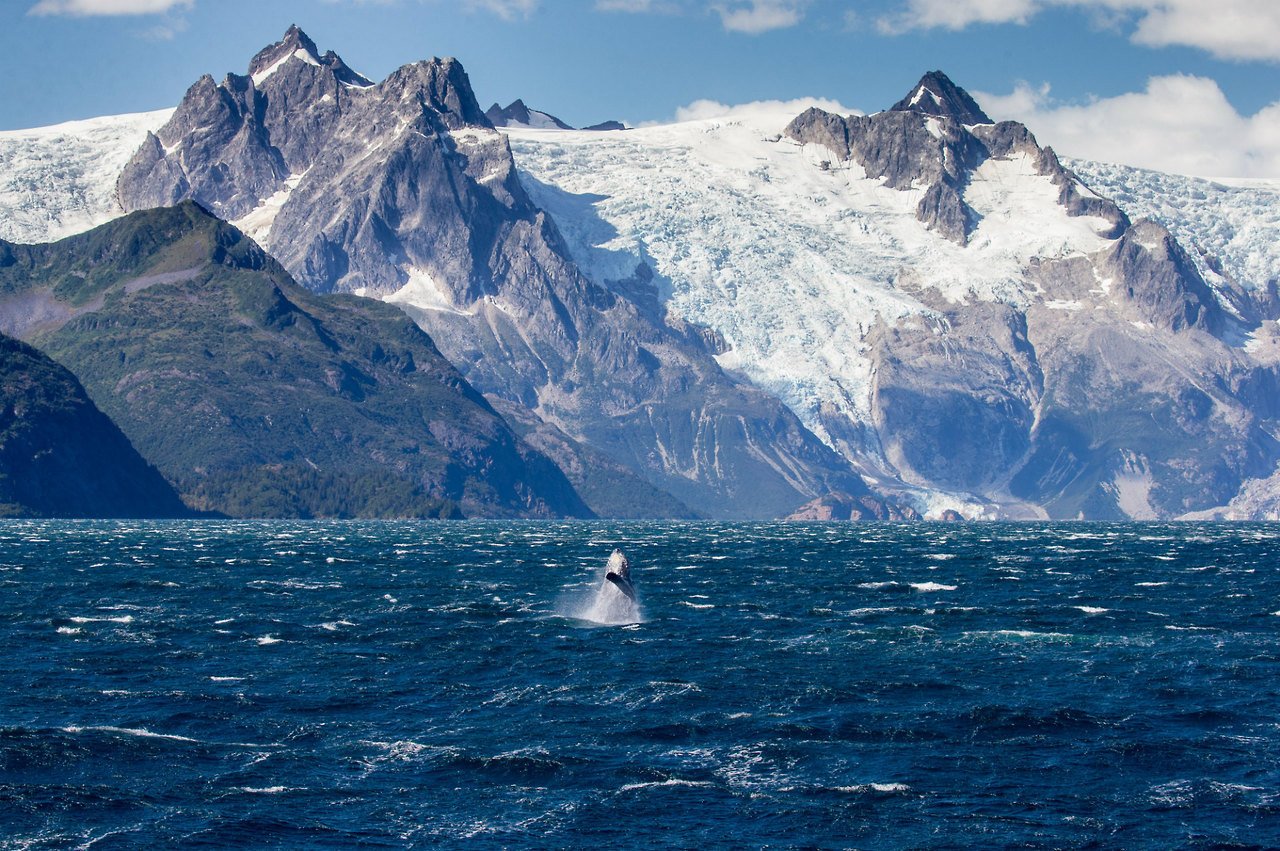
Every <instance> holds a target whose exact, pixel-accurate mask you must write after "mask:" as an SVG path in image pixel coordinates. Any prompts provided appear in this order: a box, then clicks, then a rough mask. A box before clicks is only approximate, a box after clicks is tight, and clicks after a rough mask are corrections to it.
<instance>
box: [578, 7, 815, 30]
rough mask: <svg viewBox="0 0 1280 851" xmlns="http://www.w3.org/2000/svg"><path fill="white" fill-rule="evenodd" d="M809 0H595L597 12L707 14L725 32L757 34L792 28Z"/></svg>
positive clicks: (802, 14) (801, 16) (799, 18)
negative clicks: (711, 15) (714, 18)
mask: <svg viewBox="0 0 1280 851" xmlns="http://www.w3.org/2000/svg"><path fill="white" fill-rule="evenodd" d="M810 2H811V0H729V2H710V3H708V2H695V0H596V3H595V8H596V10H597V11H600V12H636V13H650V12H654V13H659V14H664V15H679V14H709V13H714V14H716V15H719V16H720V23H721V25H722V26H724V28H725V29H726V30H728V31H729V32H739V33H747V34H748V35H759V34H760V33H764V32H769V31H770V30H778V29H786V28H787V27H793V26H795V25H796V24H798V23H800V21H801V20H803V19H804V10H805V7H806V6H808V5H809V3H810Z"/></svg>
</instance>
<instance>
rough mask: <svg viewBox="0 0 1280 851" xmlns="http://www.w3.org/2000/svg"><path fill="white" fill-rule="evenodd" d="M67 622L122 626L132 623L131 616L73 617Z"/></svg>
mask: <svg viewBox="0 0 1280 851" xmlns="http://www.w3.org/2000/svg"><path fill="white" fill-rule="evenodd" d="M67 620H69V621H71V622H72V623H122V624H127V623H133V615H124V616H123V617H119V618H86V617H75V618H68V619H67Z"/></svg>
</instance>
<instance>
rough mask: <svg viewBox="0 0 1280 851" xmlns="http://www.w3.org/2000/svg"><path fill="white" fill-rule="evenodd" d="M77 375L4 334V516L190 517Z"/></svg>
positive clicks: (0, 380)
mask: <svg viewBox="0 0 1280 851" xmlns="http://www.w3.org/2000/svg"><path fill="white" fill-rule="evenodd" d="M188 514H190V512H189V511H188V510H187V508H186V506H184V505H183V504H182V501H181V500H179V499H178V495H177V494H176V493H174V491H173V488H171V487H170V486H169V483H168V482H166V481H165V480H164V477H162V476H161V475H160V474H159V473H158V472H157V471H156V469H155V468H154V467H152V466H151V465H150V464H148V463H147V462H146V461H144V460H143V459H142V456H140V455H139V454H138V453H137V451H136V450H135V449H134V448H133V446H132V445H131V444H130V443H129V439H128V438H127V437H125V436H124V435H123V434H122V433H121V432H120V429H118V428H116V426H115V424H114V423H112V422H111V420H110V419H108V418H107V417H106V415H105V414H103V413H102V412H101V411H99V410H98V409H97V408H96V407H95V406H94V404H93V402H92V401H90V399H89V397H88V396H87V395H86V394H85V392H84V388H83V387H81V386H80V382H78V381H76V378H75V376H74V375H72V374H71V373H70V372H68V371H67V370H66V369H64V368H62V367H61V366H59V365H58V364H56V363H54V362H53V361H52V360H50V359H49V358H48V357H46V356H45V355H43V354H41V353H40V352H39V351H37V350H36V349H34V348H32V347H31V346H28V345H27V344H25V343H23V342H20V341H18V340H15V339H13V338H12V337H7V336H5V335H3V334H0V517H183V516H186V515H188Z"/></svg>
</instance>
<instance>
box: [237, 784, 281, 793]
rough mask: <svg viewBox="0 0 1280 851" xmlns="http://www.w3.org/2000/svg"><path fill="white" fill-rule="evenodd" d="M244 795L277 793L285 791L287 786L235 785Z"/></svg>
mask: <svg viewBox="0 0 1280 851" xmlns="http://www.w3.org/2000/svg"><path fill="white" fill-rule="evenodd" d="M237 788H239V790H240V791H241V792H244V793H245V794H246V795H279V794H280V793H281V792H287V791H288V787H287V786H261V787H255V786H240V787H237Z"/></svg>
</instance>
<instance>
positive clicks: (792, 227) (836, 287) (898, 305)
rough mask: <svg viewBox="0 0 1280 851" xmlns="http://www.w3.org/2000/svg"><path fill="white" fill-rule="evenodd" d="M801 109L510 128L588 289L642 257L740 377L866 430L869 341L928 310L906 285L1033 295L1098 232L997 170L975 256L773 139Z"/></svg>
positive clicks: (1049, 192)
mask: <svg viewBox="0 0 1280 851" xmlns="http://www.w3.org/2000/svg"><path fill="white" fill-rule="evenodd" d="M794 116H795V112H794V110H787V111H776V110H770V109H767V108H761V109H760V110H757V111H754V112H751V111H738V112H736V113H735V114H734V116H733V117H732V118H718V119H704V120H694V121H686V122H680V123H676V124H668V125H660V126H654V127H645V128H639V129H635V130H629V131H627V132H625V133H612V134H600V133H589V132H577V133H574V132H561V133H555V134H548V133H540V132H533V131H525V130H511V129H508V130H507V133H508V136H509V138H510V140H511V146H512V150H513V152H514V154H515V156H516V162H517V165H518V166H519V168H520V170H521V173H522V177H523V178H524V181H525V184H526V187H527V188H528V189H529V190H530V193H531V194H532V195H533V197H534V199H535V201H536V202H537V203H538V204H539V205H540V206H542V207H544V208H546V209H547V210H548V211H549V212H550V213H551V214H552V216H553V217H554V218H555V219H556V222H557V224H558V225H559V226H560V228H561V230H562V231H563V232H564V234H565V236H566V238H567V240H568V242H569V244H570V247H571V250H572V251H573V253H574V256H575V258H576V259H577V260H578V261H579V263H580V264H581V265H582V266H583V267H584V268H585V269H586V270H587V272H588V273H589V274H591V275H592V276H593V277H594V278H595V279H597V280H600V281H609V280H620V279H625V278H628V277H630V276H631V275H632V274H633V273H634V271H635V268H636V266H637V264H638V263H640V262H641V261H646V262H648V263H649V264H650V265H651V266H652V267H653V268H654V270H655V271H656V272H657V274H658V284H659V287H660V288H661V290H662V292H663V295H664V296H666V297H668V307H669V309H670V310H672V311H673V312H674V313H675V314H677V315H679V316H681V317H683V318H685V319H687V320H690V321H692V322H696V323H699V324H702V325H706V326H709V327H712V328H714V329H716V330H717V331H718V332H720V334H722V335H723V337H724V338H725V340H726V341H727V342H728V343H729V345H730V346H731V347H732V350H731V351H730V352H729V353H728V354H727V355H724V356H722V358H721V362H722V364H723V365H724V366H725V367H726V368H730V369H735V370H739V371H741V372H742V373H744V374H746V375H747V376H748V377H749V378H750V379H751V380H752V381H753V382H755V383H756V384H757V385H759V386H761V387H763V388H765V389H767V390H769V391H770V392H773V393H775V394H776V395H778V396H779V397H780V398H782V399H783V400H784V401H785V402H786V403H787V404H788V405H789V406H790V407H791V408H792V409H793V410H794V411H795V412H796V413H797V414H798V415H799V416H800V417H801V419H802V420H803V421H804V423H805V425H806V426H808V427H809V428H811V429H812V430H813V431H814V432H815V433H817V434H818V435H819V436H820V437H823V438H824V439H827V440H830V438H829V435H827V434H826V432H825V429H824V427H823V425H822V422H821V419H820V417H819V411H820V410H822V409H823V408H824V407H826V408H827V410H829V411H830V410H834V411H838V412H840V413H842V414H844V415H845V416H847V417H849V418H850V419H852V420H855V421H858V422H867V421H868V420H869V418H870V415H871V387H872V378H873V376H872V374H871V363H870V360H869V359H868V358H867V356H866V354H865V352H866V346H867V334H868V333H869V332H870V331H871V329H872V328H873V327H875V325H876V324H877V322H878V321H879V320H881V319H884V320H886V321H894V320H897V319H900V318H902V317H905V316H909V315H919V316H921V317H922V318H923V319H924V321H926V322H937V321H939V317H937V316H936V315H935V314H934V313H933V312H932V311H931V310H929V309H928V308H926V307H925V306H924V304H922V303H921V301H920V299H918V298H917V297H916V296H915V295H914V293H918V292H919V291H921V290H924V289H934V290H937V291H938V292H939V294H940V295H941V296H942V297H944V298H945V299H949V300H951V301H954V302H961V301H966V300H970V299H983V300H1000V301H1007V302H1011V303H1019V304H1022V303H1027V302H1028V301H1030V300H1031V299H1032V298H1033V297H1034V293H1033V292H1031V291H1030V290H1029V288H1028V284H1027V283H1026V280H1025V277H1024V275H1023V270H1024V269H1025V267H1026V265H1027V263H1028V262H1029V260H1030V259H1031V257H1033V256H1039V257H1059V256H1067V255H1071V254H1082V253H1089V252H1093V251H1097V250H1099V249H1100V248H1102V247H1104V246H1105V244H1106V242H1105V240H1103V239H1101V238H1100V237H1099V236H1098V235H1097V231H1098V230H1101V229H1102V228H1104V227H1106V223H1104V222H1102V221H1101V220H1098V219H1092V218H1072V217H1070V216H1068V215H1067V214H1066V212H1065V210H1064V209H1063V208H1062V207H1061V206H1060V205H1059V204H1058V203H1057V197H1058V188H1057V187H1056V186H1054V185H1053V184H1052V183H1051V181H1050V180H1049V178H1047V177H1043V176H1040V175H1038V174H1035V172H1034V169H1033V167H1032V164H1031V163H1030V161H1029V160H1028V159H1027V158H1026V157H1022V156H1019V157H1015V158H1013V159H1010V160H1006V161H989V162H988V163H986V164H985V165H984V166H983V167H982V168H980V169H979V170H978V172H977V174H976V175H975V176H974V179H973V180H972V181H971V182H970V184H969V186H968V188H967V190H966V200H967V201H968V202H969V203H970V204H971V205H972V206H973V207H974V209H975V210H977V212H978V213H979V214H980V215H981V216H982V220H981V221H980V222H979V224H978V226H977V228H976V230H975V232H974V234H973V238H972V240H971V244H970V245H969V246H968V247H963V246H960V245H957V244H956V243H953V242H950V241H948V240H947V239H945V238H943V237H941V236H939V235H937V234H935V233H932V232H930V231H928V230H927V229H926V228H925V226H924V225H922V224H921V223H920V222H919V221H918V220H917V218H916V206H917V205H918V204H919V202H920V199H921V197H922V195H923V192H924V188H920V189H913V190H909V191H899V190H896V189H888V188H885V187H884V186H883V185H881V182H880V181H877V180H869V179H867V178H866V176H865V172H864V171H863V169H862V168H861V167H860V166H858V165H856V164H853V165H851V164H848V163H841V162H837V161H836V157H835V155H834V154H833V153H832V152H830V151H828V150H826V149H825V148H821V147H817V146H801V145H799V144H797V143H795V142H793V141H791V140H789V139H787V138H784V137H782V136H781V135H780V134H781V131H782V130H783V128H784V127H785V126H786V125H787V123H788V122H789V121H790V120H791V119H792V118H793V117H794Z"/></svg>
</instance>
